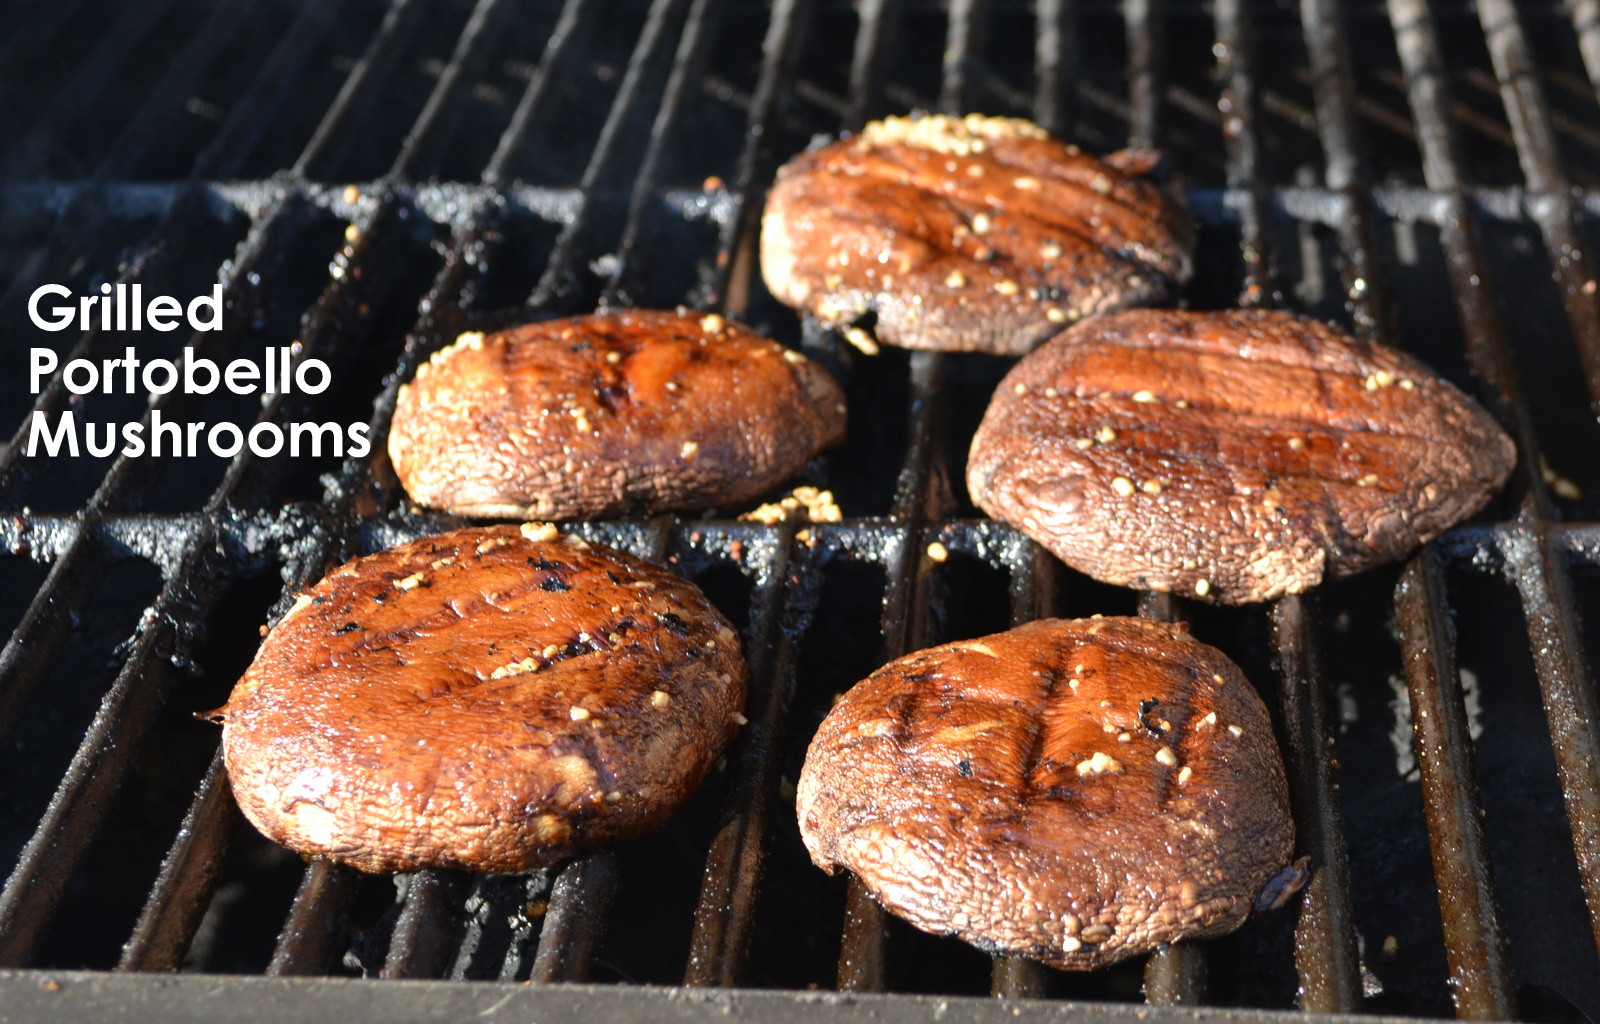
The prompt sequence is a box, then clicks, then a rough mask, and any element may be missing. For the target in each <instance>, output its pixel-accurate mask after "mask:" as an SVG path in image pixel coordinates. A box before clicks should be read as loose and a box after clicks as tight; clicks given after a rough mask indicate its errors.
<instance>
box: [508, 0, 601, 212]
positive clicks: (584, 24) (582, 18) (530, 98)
mask: <svg viewBox="0 0 1600 1024" xmlns="http://www.w3.org/2000/svg"><path fill="white" fill-rule="evenodd" d="M599 10H600V0H567V2H566V4H565V5H564V6H563V7H562V8H561V16H560V18H559V19H558V20H557V21H556V25H555V28H554V29H552V30H551V32H550V38H549V39H547V40H545V44H544V54H543V56H541V57H540V58H539V66H538V67H537V68H536V69H535V70H534V72H533V76H532V77H531V78H529V79H528V85H527V87H526V88H525V89H523V90H522V98H521V99H520V100H518V101H517V109H516V110H515V111H513V112H512V114H511V123H510V124H508V125H507V126H506V130H505V131H504V132H503V133H501V135H500V141H499V143H498V144H497V145H496V146H495V150H494V155H493V156H491V157H490V158H489V163H488V166H486V167H485V168H484V169H483V181H484V183H485V184H489V185H496V184H499V183H500V182H502V181H504V180H505V179H506V176H507V175H506V171H507V169H508V168H511V167H513V166H514V165H516V164H517V163H519V162H521V161H523V160H524V159H525V158H526V157H527V156H528V155H529V154H528V152H527V148H526V147H527V142H528V139H529V138H530V137H531V136H532V135H533V132H534V129H535V128H536V127H539V126H541V125H542V123H543V118H544V116H545V115H546V114H548V113H549V104H550V102H551V98H552V97H553V96H554V95H555V93H554V91H553V89H552V85H553V83H555V82H559V81H561V80H562V79H563V78H565V77H566V74H567V72H568V71H569V70H570V69H571V67H572V62H573V61H574V60H576V59H577V57H578V55H579V54H581V53H582V52H583V48H584V45H585V44H586V43H587V42H588V41H589V35H590V33H591V32H592V31H593V29H594V22H595V16H596V15H597V14H598V13H599Z"/></svg>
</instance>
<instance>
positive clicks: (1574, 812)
mask: <svg viewBox="0 0 1600 1024" xmlns="http://www.w3.org/2000/svg"><path fill="white" fill-rule="evenodd" d="M1480 13H1481V9H1480ZM1391 18H1392V20H1393V21H1394V22H1395V24H1396V34H1397V39H1398V41H1399V43H1400V52H1401V57H1402V60H1404V61H1406V62H1407V78H1408V80H1409V81H1410V83H1411V84H1410V90H1409V91H1410V98H1411V103H1412V105H1413V107H1414V108H1415V111H1416V114H1417V120H1418V122H1419V124H1427V125H1428V129H1427V130H1426V131H1423V132H1421V133H1420V136H1419V137H1420V141H1421V142H1422V144H1423V146H1424V165H1423V166H1424V171H1425V173H1426V174H1427V176H1428V183H1429V186H1430V187H1432V188H1437V189H1441V190H1450V191H1449V194H1450V196H1451V197H1452V200H1451V205H1450V207H1449V209H1448V211H1447V215H1446V217H1445V219H1444V220H1443V221H1442V223H1441V230H1442V233H1443V236H1444V242H1445V245H1446V248H1447V252H1448V254H1449V265H1450V278H1451V287H1452V290H1453V291H1454V292H1455V295H1456V303H1457V306H1458V309H1459V313H1460V317H1461V320H1462V325H1463V328H1464V330H1465V332H1466V335H1467V339H1468V345H1467V349H1468V355H1469V358H1470V359H1471V360H1472V363H1473V367H1474V370H1475V371H1476V372H1477V373H1478V374H1479V375H1480V376H1482V377H1484V378H1485V379H1486V380H1487V381H1488V382H1489V383H1490V385H1491V386H1492V387H1493V388H1494V390H1495V392H1496V397H1497V398H1498V402H1496V403H1495V407H1496V409H1497V411H1499V412H1500V414H1501V416H1502V419H1505V420H1507V421H1508V422H1509V423H1510V425H1511V428H1512V430H1513V434H1514V436H1515V437H1516V439H1517V444H1518V449H1519V455H1520V458H1519V463H1518V466H1519V476H1520V477H1521V479H1522V480H1523V481H1524V486H1525V494H1524V498H1523V503H1522V509H1521V513H1520V516H1519V522H1520V523H1521V524H1522V527H1523V529H1522V530H1521V531H1520V532H1515V533H1512V534H1510V535H1509V536H1508V537H1506V538H1504V539H1503V543H1502V549H1503V550H1504V553H1505V557H1506V558H1507V559H1508V560H1509V561H1511V562H1512V565H1513V570H1512V575H1513V579H1514V581H1515V583H1516V586H1517V589H1518V593H1519V596H1520V597H1521V600H1522V605H1523V615H1524V618H1525V624H1526V626H1527V629H1528V638H1529V642H1530V646H1531V648H1532V651H1533V656H1534V669H1535V674H1536V676H1537V678H1538V682H1539V689H1540V696H1541V699H1542V700H1543V703H1544V707H1545V716H1546V720H1547V723H1548V725H1549V728H1550V739H1551V743H1552V746H1553V747H1554V750H1555V755H1556V764H1557V771H1558V774H1559V776H1560V779H1561V788H1562V796H1563V799H1564V800H1565V802H1566V807H1567V816H1568V819H1569V823H1570V825H1571V829H1572V835H1573V845H1574V851H1575V853H1576V856H1577V863H1578V871H1579V877H1580V878H1581V880H1582V884H1583V888H1584V894H1585V899H1586V902H1587V904H1588V909H1589V917H1590V923H1591V926H1592V927H1593V929H1594V931H1595V935H1596V942H1597V944H1600V767H1597V766H1600V751H1597V747H1600V741H1597V738H1596V733H1595V729H1596V722H1597V721H1600V716H1597V715H1596V714H1595V711H1594V709H1593V682H1592V677H1591V676H1590V673H1589V669H1588V666H1587V664H1586V663H1585V659H1584V655H1583V642H1582V638H1581V630H1580V628H1579V626H1578V622H1577V611H1576V608H1575V607H1574V603H1573V598H1572V594H1571V588H1570V583H1569V581H1568V579H1567V567H1566V562H1565V559H1564V558H1563V557H1562V556H1561V554H1560V552H1559V550H1558V546H1559V544H1560V541H1559V537H1558V535H1556V534H1555V533H1554V532H1553V530H1552V523H1551V504H1550V495H1549V489H1548V484H1547V483H1546V482H1545V480H1544V479H1543V476H1542V474H1541V473H1540V472H1539V471H1538V469H1537V468H1536V467H1538V466H1539V465H1542V462H1543V460H1542V458H1541V456H1540V454H1539V445H1538V438H1537V435H1536V433H1535V431H1534V427H1533V422H1532V414H1531V412H1530V410H1529V407H1528V403H1527V400H1526V398H1525V397H1524V395H1523V393H1522V389H1521V386H1520V383H1519V381H1518V379H1517V374H1516V369H1515V362H1514V360H1513V357H1512V354H1511V351H1510V345H1509V342H1508V341H1507V339H1506V336H1505V334H1504V332H1503V330H1502V328H1501V324H1500V320H1499V315H1498V311H1497V310H1496V309H1495V307H1494V306H1493V304H1492V303H1491V302H1490V301H1489V300H1488V299H1487V298H1486V295H1487V294H1488V293H1489V292H1490V286H1489V283H1490V278H1489V276H1488V268H1487V266H1486V264H1485V262H1484V260H1483V256H1482V247H1481V243H1480V241H1479V239H1478V236H1477V231H1476V224H1475V222H1474V219H1473V217H1472V216H1471V213H1472V208H1471V207H1470V206H1469V205H1468V204H1467V203H1466V202H1465V201H1464V200H1462V199H1461V198H1460V190H1461V182H1460V180H1459V173H1458V171H1457V168H1458V167H1459V166H1460V160H1459V157H1458V151H1457V143H1456V138H1455V134H1454V130H1453V126H1452V124H1451V122H1450V121H1449V120H1448V119H1447V118H1445V117H1444V111H1446V110H1448V109H1450V107H1449V94H1448V86H1447V84H1446V79H1445V77H1444V75H1443V71H1442V69H1443V62H1442V58H1441V57H1440V52H1439V46H1438V39H1437V34H1436V30H1435V27H1434V23H1433V18H1432V13H1431V11H1430V10H1429V9H1428V8H1427V7H1426V5H1424V4H1418V3H1416V0H1410V2H1403V0H1391ZM1402 27H1403V28H1404V29H1405V31H1401V29H1402ZM1496 66H1497V67H1499V64H1497V65H1496ZM1431 827H1432V826H1431V823H1430V828H1431ZM1440 898H1441V900H1443V899H1445V894H1444V893H1443V892H1442V891H1441V897H1440ZM1449 912H1450V911H1449V910H1448V909H1446V910H1445V913H1446V914H1447V915H1448V914H1449Z"/></svg>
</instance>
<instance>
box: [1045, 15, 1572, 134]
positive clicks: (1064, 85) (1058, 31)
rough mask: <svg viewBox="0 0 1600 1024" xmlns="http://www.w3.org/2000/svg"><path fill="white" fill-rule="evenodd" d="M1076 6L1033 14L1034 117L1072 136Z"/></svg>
mask: <svg viewBox="0 0 1600 1024" xmlns="http://www.w3.org/2000/svg"><path fill="white" fill-rule="evenodd" d="M1597 2H1600V0H1597ZM1077 6H1078V5H1077V0H1038V9H1037V12H1036V14H1035V16H1034V17H1035V24H1036V25H1037V35H1036V38H1035V40H1034V52H1033V80H1034V84H1035V89H1036V92H1035V94H1034V99H1033V120H1034V123H1035V124H1037V125H1039V126H1040V127H1042V128H1044V129H1045V130H1046V131H1048V132H1050V133H1051V134H1052V135H1055V136H1057V137H1059V138H1070V137H1071V135H1072V123H1073V118H1074V117H1075V115H1076V114H1077V98H1078V61H1079V56H1078V11H1077Z"/></svg>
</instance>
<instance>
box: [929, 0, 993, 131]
mask: <svg viewBox="0 0 1600 1024" xmlns="http://www.w3.org/2000/svg"><path fill="white" fill-rule="evenodd" d="M988 11H989V0H950V30H949V33H948V35H947V36H946V37H945V45H944V66H943V68H942V69H941V78H940V88H939V106H940V107H942V108H943V109H944V112H945V113H947V114H965V113H966V112H967V109H968V107H970V106H971V105H972V100H973V97H972V93H971V89H972V83H973V81H975V80H977V79H979V78H980V77H981V73H982V70H983V68H982V57H981V54H982V53H983V48H984V43H985V40H986V37H987V35H988V32H987V29H988V24H989V19H988V17H987V15H988Z"/></svg>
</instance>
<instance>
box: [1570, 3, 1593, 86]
mask: <svg viewBox="0 0 1600 1024" xmlns="http://www.w3.org/2000/svg"><path fill="white" fill-rule="evenodd" d="M1565 5H1566V8H1567V13H1569V14H1570V15H1571V16H1572V30H1573V31H1574V32H1576V33H1577V34H1578V52H1579V53H1580V54H1582V56H1583V68H1584V70H1585V71H1587V72H1588V73H1589V84H1590V85H1592V86H1593V87H1594V90H1595V93H1596V95H1597V96H1600V0H1565Z"/></svg>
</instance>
